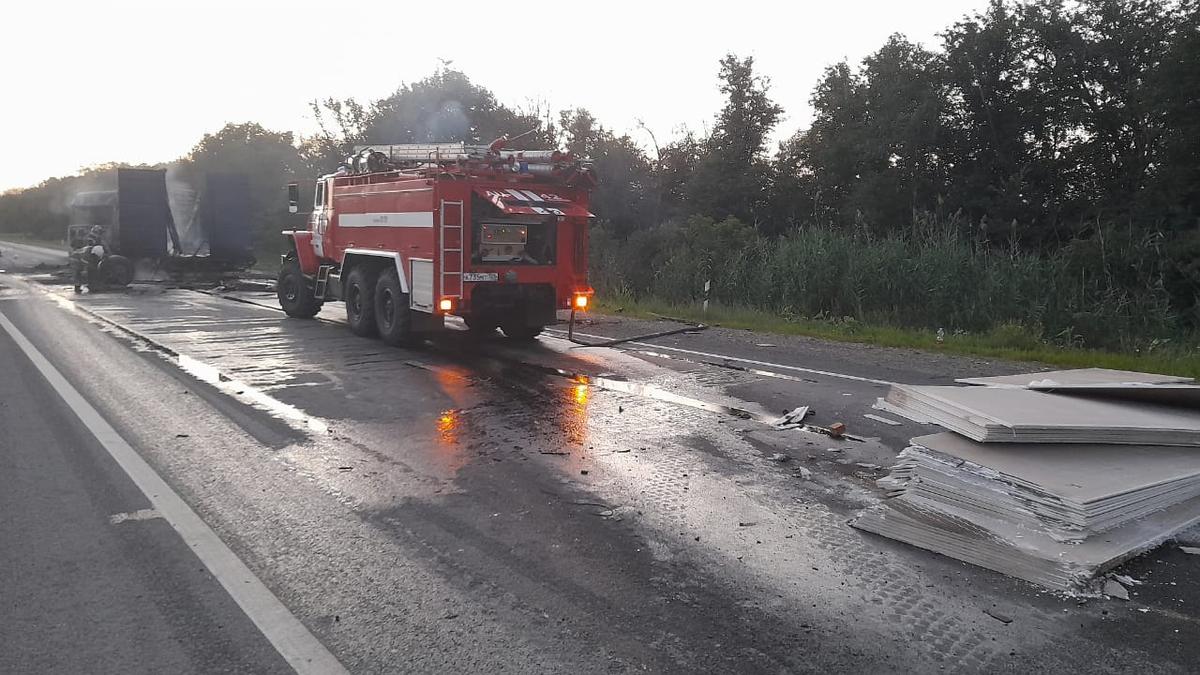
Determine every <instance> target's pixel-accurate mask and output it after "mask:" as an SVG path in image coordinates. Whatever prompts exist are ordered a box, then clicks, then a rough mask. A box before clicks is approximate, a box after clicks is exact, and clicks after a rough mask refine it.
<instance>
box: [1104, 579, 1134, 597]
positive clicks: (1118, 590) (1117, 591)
mask: <svg viewBox="0 0 1200 675" xmlns="http://www.w3.org/2000/svg"><path fill="white" fill-rule="evenodd" d="M1104 594H1105V595H1107V596H1108V597H1110V598H1117V599H1118V600H1128V599H1129V590H1128V589H1126V588H1125V587H1124V586H1122V585H1121V584H1120V582H1118V581H1117V580H1115V579H1109V580H1108V581H1105V582H1104Z"/></svg>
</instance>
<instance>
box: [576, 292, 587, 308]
mask: <svg viewBox="0 0 1200 675" xmlns="http://www.w3.org/2000/svg"><path fill="white" fill-rule="evenodd" d="M587 306H588V296H586V295H577V296H575V309H587Z"/></svg>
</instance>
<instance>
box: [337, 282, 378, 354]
mask: <svg viewBox="0 0 1200 675" xmlns="http://www.w3.org/2000/svg"><path fill="white" fill-rule="evenodd" d="M344 293H345V297H346V323H347V324H349V325H350V330H351V331H353V332H354V334H355V335H361V336H362V337H371V336H373V335H375V333H376V331H378V330H379V328H378V326H376V325H375V275H374V274H373V273H372V271H371V270H370V269H369V268H367V267H366V266H364V265H359V266H357V267H355V268H354V269H352V270H350V276H349V277H347V278H346V286H345V290H344Z"/></svg>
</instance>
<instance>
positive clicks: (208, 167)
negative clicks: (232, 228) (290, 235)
mask: <svg viewBox="0 0 1200 675" xmlns="http://www.w3.org/2000/svg"><path fill="white" fill-rule="evenodd" d="M310 170H311V167H310V166H309V165H308V164H307V162H305V160H304V159H303V158H302V157H301V156H300V153H299V151H298V150H297V148H296V145H295V143H294V139H293V136H292V134H291V132H282V131H271V130H269V129H266V128H264V127H263V126H262V125H260V124H257V123H255V122H245V123H242V124H227V125H225V126H224V127H222V128H221V129H220V130H218V131H217V132H215V133H211V134H205V135H204V137H203V138H201V139H200V142H199V143H197V144H196V146H195V147H194V148H192V151H191V152H190V153H188V155H187V157H185V158H183V159H182V160H180V162H179V167H178V173H177V174H176V176H177V177H178V178H179V179H181V180H184V181H186V182H189V183H191V184H192V185H193V186H194V187H196V188H198V189H202V186H203V185H204V175H205V174H207V173H240V174H244V175H245V176H246V178H247V180H248V181H249V184H250V218H251V223H250V225H251V227H253V229H254V231H255V233H256V234H257V242H256V245H257V247H258V248H260V249H267V248H273V247H274V246H275V245H276V243H277V240H278V239H279V236H278V234H279V230H281V229H284V227H285V225H286V223H287V222H289V218H288V213H287V192H286V187H287V184H288V183H289V182H292V181H296V180H298V179H304V180H311V178H312V176H311V175H310Z"/></svg>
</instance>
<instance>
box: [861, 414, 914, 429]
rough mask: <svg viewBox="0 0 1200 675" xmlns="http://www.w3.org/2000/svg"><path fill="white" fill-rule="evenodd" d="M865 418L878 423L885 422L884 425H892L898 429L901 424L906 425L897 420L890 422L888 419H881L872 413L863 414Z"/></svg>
mask: <svg viewBox="0 0 1200 675" xmlns="http://www.w3.org/2000/svg"><path fill="white" fill-rule="evenodd" d="M863 417H865V418H867V419H869V420H875V421H876V422H883V423H884V424H890V425H891V426H893V427H898V426H900V425H901V424H904V422H897V421H896V420H889V419H888V418H886V417H881V416H879V415H873V414H871V413H863Z"/></svg>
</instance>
